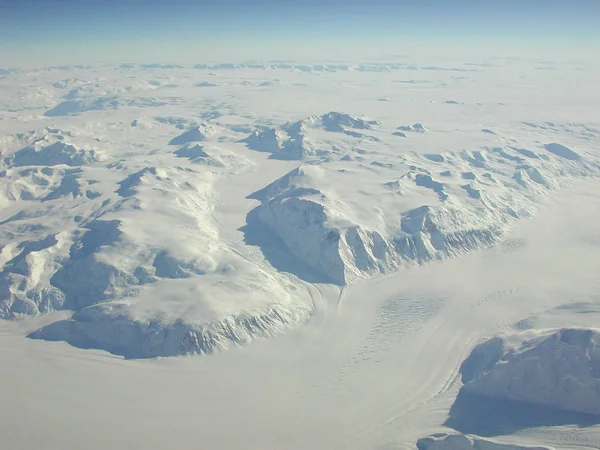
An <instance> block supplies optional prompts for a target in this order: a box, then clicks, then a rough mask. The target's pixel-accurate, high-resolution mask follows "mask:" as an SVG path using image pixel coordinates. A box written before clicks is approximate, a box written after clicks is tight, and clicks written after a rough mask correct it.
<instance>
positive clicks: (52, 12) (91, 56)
mask: <svg viewBox="0 0 600 450" xmlns="http://www.w3.org/2000/svg"><path fill="white" fill-rule="evenodd" d="M0 10H1V11H2V17H3V19H0V40H2V41H3V43H4V45H2V46H1V48H0V61H2V63H1V65H2V66H3V67H20V66H40V65H53V64H90V63H114V62H124V61H132V62H177V63H184V62H202V61H236V62H238V61H246V60H261V61H264V60H269V59H295V60H316V59H323V58H325V59H330V58H339V59H344V60H349V59H353V58H366V57H372V58H378V59H384V58H386V57H390V56H394V55H397V54H402V55H406V56H407V57H410V58H418V57H420V56H426V55H435V56H441V55H446V56H451V55H454V54H456V55H461V56H462V55H471V54H472V55H474V56H479V57H489V56H521V55H523V56H528V57H530V56H535V57H540V58H544V57H556V58H563V57H566V58H576V57H583V58H585V57H586V55H588V54H589V55H592V54H593V52H594V51H595V50H597V47H598V43H597V41H598V39H597V37H598V36H600V31H598V30H597V26H596V25H597V18H598V17H600V3H598V2H592V1H575V2H569V3H565V2H558V1H550V2H542V1H537V0H536V1H531V2H527V4H526V5H522V4H520V2H517V1H508V2H502V3H496V2H472V1H459V2H446V1H430V2H426V3H425V4H421V5H420V4H416V3H415V2H407V1H378V2H374V3H372V4H369V3H365V2H359V1H357V0H350V1H345V2H342V1H338V0H335V1H328V2H317V1H315V0H307V1H304V2H301V3H293V2H287V1H286V2H283V1H271V0H260V1H257V2H252V3H248V2H243V1H239V0H227V1H223V2H219V3H218V4H214V3H208V2H205V1H200V2H190V1H187V0H173V1H169V2H167V1H164V0H160V1H158V0H150V1H141V0H130V1H125V2H118V1H112V0H109V1H102V2H100V1H85V2H81V1H75V0H45V1H40V0H24V1H19V2H15V1H12V0H2V1H1V2H0ZM595 41H596V42H595Z"/></svg>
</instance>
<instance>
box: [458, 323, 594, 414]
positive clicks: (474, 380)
mask: <svg viewBox="0 0 600 450" xmlns="http://www.w3.org/2000/svg"><path fill="white" fill-rule="evenodd" d="M461 374H462V380H463V383H464V388H463V389H464V392H466V393H469V394H475V395H482V396H486V397H494V398H501V399H506V400H512V401H517V402H526V403H533V404H536V405H541V406H545V407H550V408H555V409H559V410H566V411H572V412H578V413H585V414H594V415H600V332H598V330H595V329H582V328H565V329H560V330H549V331H533V332H525V333H522V334H517V335H514V336H507V337H505V338H501V337H496V338H493V339H490V340H488V341H486V342H484V343H482V344H480V345H478V346H477V347H475V349H474V350H473V352H472V353H471V355H470V356H469V357H468V358H467V359H466V360H465V361H464V362H463V364H462V367H461Z"/></svg>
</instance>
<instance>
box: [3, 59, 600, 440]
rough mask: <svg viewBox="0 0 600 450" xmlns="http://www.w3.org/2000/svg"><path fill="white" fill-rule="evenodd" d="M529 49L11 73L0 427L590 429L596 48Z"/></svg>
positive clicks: (203, 431) (140, 431)
mask: <svg viewBox="0 0 600 450" xmlns="http://www.w3.org/2000/svg"><path fill="white" fill-rule="evenodd" d="M538 66H539V62H536V61H527V60H513V59H509V60H495V61H494V64H474V63H473V62H469V61H458V62H457V61H454V62H451V63H445V65H435V66H434V65H430V64H422V65H417V64H412V63H408V62H402V61H398V62H394V63H385V64H384V63H381V64H380V63H369V64H362V63H347V64H346V63H344V64H310V65H304V64H291V63H290V64H267V65H263V64H220V65H205V64H198V65H197V66H195V67H181V66H176V65H154V64H150V65H137V64H124V65H121V66H106V67H87V66H85V67H77V66H75V67H55V68H45V69H39V70H28V71H21V70H6V71H2V72H1V73H2V75H0V93H1V94H0V95H1V97H0V114H1V115H0V152H1V158H0V165H1V167H0V186H1V190H0V206H1V208H2V209H1V210H0V214H1V216H0V246H1V247H0V269H1V274H0V318H2V319H4V320H2V321H0V336H1V337H2V339H1V341H0V342H1V345H0V358H1V359H0V360H1V361H2V364H1V365H0V383H1V385H2V386H3V388H1V392H2V397H3V399H4V400H3V405H4V407H3V408H2V409H1V411H0V423H1V424H2V425H1V426H0V431H1V432H2V434H3V435H4V436H7V439H8V440H7V441H6V445H8V447H10V448H23V449H30V448H57V449H58V448H60V449H65V448H81V447H85V448H90V449H94V448H98V449H100V448H107V447H111V448H131V447H132V446H135V447H144V448H156V449H159V448H170V447H172V446H173V444H174V443H176V444H177V445H186V446H189V445H193V446H198V445H200V446H201V447H202V448H307V447H308V448H378V449H383V448H386V449H387V448H407V449H408V448H410V449H415V448H417V441H419V439H421V440H420V441H419V448H429V449H434V448H440V449H442V448H459V449H462V448H465V449H469V448H481V449H487V448H498V449H502V448H506V449H512V448H528V447H544V448H545V447H549V448H556V449H558V448H564V449H567V448H569V449H572V448H598V447H599V446H600V428H599V427H597V426H596V424H597V423H600V418H599V416H600V411H599V410H598V405H597V401H596V400H597V399H598V394H597V389H598V385H599V383H600V372H599V371H598V367H599V364H600V363H599V362H598V355H597V350H596V347H595V345H596V341H597V336H598V333H600V331H597V330H595V329H593V328H594V327H596V326H597V323H598V320H599V319H600V317H599V316H598V314H599V313H600V306H599V305H600V304H599V301H600V298H599V297H598V294H597V292H598V288H599V285H600V280H599V279H598V277H597V274H598V273H600V248H599V247H598V244H599V243H600V232H599V231H598V230H600V226H599V225H600V181H598V175H599V174H600V153H599V148H600V117H599V116H598V112H597V111H598V110H599V109H600V92H598V91H597V90H596V89H595V88H594V86H595V83H596V79H597V76H598V68H597V67H592V66H587V65H586V64H585V63H577V64H576V63H568V64H567V63H562V64H559V63H556V64H553V68H554V70H551V71H549V70H544V71H540V70H537V69H536V67H538ZM48 341H55V342H48ZM557 343H558V344H557ZM565 345H566V346H567V348H565ZM476 346H477V347H476ZM474 348H475V350H473V349H474ZM83 349H87V350H83ZM482 349H483V350H482ZM471 351H473V353H472V354H471ZM198 354H203V355H204V356H191V355H198ZM178 355H190V357H188V358H162V359H148V358H155V357H160V356H162V357H169V356H178ZM557 361H558V362H557ZM523 367H525V368H523ZM565 380H566V381H565ZM463 384H464V387H463ZM536 387H537V389H536ZM461 388H462V389H461ZM524 410H525V411H527V412H525V413H523V412H521V413H518V412H519V411H524ZM33 424H37V425H35V427H34V428H32V427H33ZM67 424H68V428H69V431H68V432H65V428H64V427H65V426H66V425H67ZM107 431H109V432H107ZM435 433H438V434H435ZM439 433H446V434H439ZM461 433H462V434H466V435H468V436H469V437H463V436H460V434H461ZM432 434H435V436H434V437H432V438H428V436H430V435H432ZM500 444H502V445H503V446H501V445H500Z"/></svg>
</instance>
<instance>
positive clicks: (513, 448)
mask: <svg viewBox="0 0 600 450" xmlns="http://www.w3.org/2000/svg"><path fill="white" fill-rule="evenodd" d="M417 449H418V450H550V449H549V448H548V447H529V446H521V445H510V444H498V443H496V442H492V441H488V440H486V439H477V438H469V437H468V436H463V435H458V434H446V433H440V434H437V435H434V436H430V437H427V438H423V439H419V441H418V442H417Z"/></svg>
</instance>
